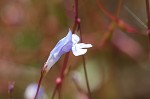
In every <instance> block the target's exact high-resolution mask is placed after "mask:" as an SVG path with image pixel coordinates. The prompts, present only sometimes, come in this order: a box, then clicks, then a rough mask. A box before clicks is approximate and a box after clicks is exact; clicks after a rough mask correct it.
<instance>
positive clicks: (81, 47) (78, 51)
mask: <svg viewBox="0 0 150 99" xmlns="http://www.w3.org/2000/svg"><path fill="white" fill-rule="evenodd" d="M79 41H80V38H79V37H78V36H77V35H76V34H72V32H71V30H70V29H69V32H68V34H67V36H66V37H64V38H62V39H61V40H60V41H59V42H58V43H57V44H56V46H55V47H54V49H53V50H52V51H51V52H50V55H49V57H48V60H47V61H46V63H45V65H44V67H45V69H46V72H47V71H48V70H49V69H50V68H51V67H52V66H53V65H54V64H55V63H56V62H57V61H58V60H59V58H60V57H61V55H63V54H64V53H67V52H69V51H71V50H72V52H73V54H74V55H75V56H80V55H83V54H85V53H86V52H87V49H85V48H90V47H92V45H91V44H84V43H78V42H79Z"/></svg>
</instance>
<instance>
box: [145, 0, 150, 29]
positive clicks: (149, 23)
mask: <svg viewBox="0 0 150 99" xmlns="http://www.w3.org/2000/svg"><path fill="white" fill-rule="evenodd" d="M145 2H146V12H147V19H148V24H147V25H148V29H150V11H149V0H145Z"/></svg>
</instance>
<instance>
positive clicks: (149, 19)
mask: <svg viewBox="0 0 150 99" xmlns="http://www.w3.org/2000/svg"><path fill="white" fill-rule="evenodd" d="M145 3H146V13H147V19H148V23H147V35H148V61H150V9H149V0H145Z"/></svg>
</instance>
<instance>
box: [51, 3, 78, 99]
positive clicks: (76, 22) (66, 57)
mask: <svg viewBox="0 0 150 99" xmlns="http://www.w3.org/2000/svg"><path fill="white" fill-rule="evenodd" d="M74 2H75V20H74V25H73V28H72V34H74V33H75V30H76V29H77V26H78V21H77V19H78V0H75V1H74ZM69 55H70V52H68V53H66V55H65V58H64V63H63V66H62V69H61V72H60V78H61V83H59V84H58V83H57V84H56V87H55V89H54V92H53V94H52V97H51V99H54V97H55V94H56V91H57V90H58V95H59V98H60V95H61V87H62V83H63V80H64V73H65V70H66V68H67V63H68V60H69Z"/></svg>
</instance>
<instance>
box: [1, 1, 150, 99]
mask: <svg viewBox="0 0 150 99" xmlns="http://www.w3.org/2000/svg"><path fill="white" fill-rule="evenodd" d="M100 1H101V2H102V4H103V6H104V7H105V8H106V9H107V11H108V12H110V13H111V14H112V15H115V14H114V13H115V12H116V8H117V5H118V2H119V1H120V0H100ZM145 8H146V6H145V1H144V0H123V2H122V6H121V7H120V8H119V9H120V12H119V15H118V18H119V19H121V20H122V21H123V22H125V23H126V24H128V25H129V27H132V28H134V29H135V30H136V32H131V31H128V30H126V29H122V28H121V27H119V26H116V25H114V23H113V21H112V20H111V19H110V18H109V17H108V16H106V15H105V14H104V13H103V12H102V11H101V9H100V8H99V7H98V5H97V4H96V0H79V17H80V18H81V29H82V33H83V41H84V42H85V43H90V44H92V45H93V47H92V48H90V49H88V52H87V53H86V54H85V58H86V65H87V71H88V77H89V82H90V88H91V92H92V97H93V99H149V98H150V67H149V61H148V59H149V58H148V53H149V49H148V48H149V46H150V45H149V43H148V37H147V35H146V27H145V25H146V24H147V16H146V9H145ZM128 9H129V10H130V11H132V13H134V15H136V16H137V17H138V18H139V19H140V20H141V21H142V22H143V23H144V24H145V25H143V23H141V22H139V21H138V18H136V17H135V16H133V15H132V14H131V13H130V11H129V10H128ZM73 22H74V0H0V99H7V98H8V84H9V82H11V81H13V82H15V87H14V91H13V99H24V93H25V89H26V87H27V86H28V85H29V84H31V83H37V82H38V80H39V77H40V69H41V67H42V66H43V64H44V63H45V62H46V60H47V57H48V56H49V53H50V51H51V50H52V49H53V47H54V46H55V44H56V43H57V42H58V41H59V40H60V39H61V38H63V37H64V36H66V34H67V32H68V30H69V28H72V26H73ZM110 24H112V25H113V26H114V29H113V31H109V28H110V27H111V25H110ZM121 26H122V27H123V28H126V27H125V26H124V25H122V24H121ZM106 34H108V35H109V36H108V38H107V36H105V35H106ZM104 38H106V39H104ZM103 39H104V40H103ZM63 59H64V55H63V56H62V57H61V59H60V60H59V61H58V62H57V63H56V64H55V65H54V66H53V68H52V69H51V70H50V71H49V73H48V75H47V76H46V77H45V78H44V80H43V82H42V86H43V89H44V91H45V95H46V97H48V98H45V99H50V96H51V94H52V92H53V89H54V85H55V79H56V77H57V76H58V75H59V72H60V69H61V66H62V64H63ZM69 65H70V66H71V70H70V72H69V74H68V75H67V76H66V77H65V80H64V83H63V87H62V97H63V99H88V98H87V96H86V95H85V94H84V92H86V83H85V78H84V73H83V65H82V58H81V57H75V56H73V55H72V54H71V56H70V58H69ZM76 86H79V87H80V88H81V89H82V90H83V91H82V92H80V91H79V90H78V89H77V87H76Z"/></svg>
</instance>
